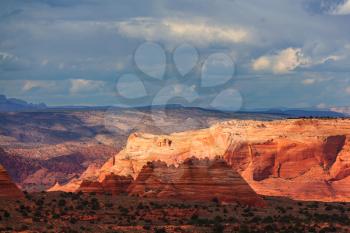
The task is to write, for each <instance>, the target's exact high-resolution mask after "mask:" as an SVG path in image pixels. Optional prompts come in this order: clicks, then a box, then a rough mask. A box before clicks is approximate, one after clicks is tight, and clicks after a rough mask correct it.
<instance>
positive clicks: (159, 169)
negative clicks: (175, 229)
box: [128, 157, 264, 206]
mask: <svg viewBox="0 0 350 233" xmlns="http://www.w3.org/2000/svg"><path fill="white" fill-rule="evenodd" d="M128 193H129V195H138V196H142V197H153V198H155V197H156V198H176V199H183V200H195V201H212V200H213V199H214V198H215V199H218V201H220V202H227V203H229V202H240V203H243V204H248V205H255V206H263V205H264V202H263V200H262V199H261V198H260V197H259V196H258V195H257V194H256V193H255V192H254V191H253V189H252V188H250V186H249V185H248V184H247V182H246V181H244V179H243V178H242V177H241V176H240V175H239V174H238V173H237V172H235V171H234V170H233V169H232V168H231V167H230V166H229V165H228V164H227V163H226V161H225V160H223V159H219V158H215V159H213V160H209V159H201V160H200V159H197V158H194V157H193V158H189V159H186V160H185V161H184V162H183V163H182V164H180V165H179V167H175V166H173V165H171V166H167V164H166V163H165V162H161V161H156V162H148V163H147V164H146V165H145V166H144V167H143V168H142V169H141V172H140V173H139V175H138V176H137V178H136V180H135V181H134V182H133V183H132V184H131V185H130V186H129V188H128Z"/></svg>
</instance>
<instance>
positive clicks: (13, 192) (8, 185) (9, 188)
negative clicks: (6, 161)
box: [0, 165, 24, 198]
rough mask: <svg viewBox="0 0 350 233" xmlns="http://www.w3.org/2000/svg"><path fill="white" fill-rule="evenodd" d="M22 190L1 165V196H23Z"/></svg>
mask: <svg viewBox="0 0 350 233" xmlns="http://www.w3.org/2000/svg"><path fill="white" fill-rule="evenodd" d="M22 197H24V195H23V193H22V191H21V190H20V189H19V188H18V187H17V186H16V184H15V183H13V182H12V180H11V178H10V176H9V175H8V174H7V171H6V170H5V169H4V167H3V166H2V165H0V198H22Z"/></svg>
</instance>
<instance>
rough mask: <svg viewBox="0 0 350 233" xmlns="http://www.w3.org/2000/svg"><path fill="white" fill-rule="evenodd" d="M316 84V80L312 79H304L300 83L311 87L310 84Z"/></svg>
mask: <svg viewBox="0 0 350 233" xmlns="http://www.w3.org/2000/svg"><path fill="white" fill-rule="evenodd" d="M315 82H316V80H315V79H312V78H307V79H304V80H303V81H302V83H303V84H304V85H311V84H314V83H315Z"/></svg>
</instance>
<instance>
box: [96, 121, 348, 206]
mask: <svg viewBox="0 0 350 233" xmlns="http://www.w3.org/2000/svg"><path fill="white" fill-rule="evenodd" d="M192 156H195V157H197V158H206V157H207V158H209V159H213V158H215V157H217V156H220V157H222V158H224V159H225V160H226V161H227V163H228V164H229V165H230V166H231V167H232V168H233V169H234V170H235V171H237V172H238V173H239V174H240V175H241V176H242V177H243V178H244V179H245V180H246V181H247V182H248V183H249V185H250V186H251V187H252V188H253V189H254V190H255V191H256V192H257V193H258V194H262V195H273V196H287V197H290V198H293V199H301V200H322V201H350V195H348V193H349V191H350V188H349V187H350V120H348V119H290V120H277V121H268V122H267V121H252V120H232V121H227V122H223V123H218V124H215V125H213V126H212V127H210V128H208V129H203V130H195V131H187V132H181V133H173V134H170V135H152V134H145V133H134V134H132V135H130V137H129V139H128V142H127V145H126V147H125V148H124V149H123V150H122V151H120V152H119V153H118V154H117V155H115V156H113V157H112V158H111V159H109V160H108V161H107V162H106V163H105V164H104V166H103V167H102V168H101V170H100V171H99V178H98V179H99V180H100V181H102V180H103V179H104V177H105V176H106V175H108V174H109V173H111V172H113V173H114V174H118V175H131V176H133V177H134V178H136V177H137V176H138V174H139V173H140V171H141V170H142V168H143V166H144V165H146V164H147V162H149V161H157V160H161V161H163V162H165V163H166V164H167V165H175V166H179V164H181V163H182V162H184V161H185V160H186V159H187V158H189V157H192Z"/></svg>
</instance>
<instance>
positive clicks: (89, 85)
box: [69, 79, 105, 94]
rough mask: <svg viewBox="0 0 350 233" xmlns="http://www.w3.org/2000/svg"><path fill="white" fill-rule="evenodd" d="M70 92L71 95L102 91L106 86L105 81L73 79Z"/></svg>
mask: <svg viewBox="0 0 350 233" xmlns="http://www.w3.org/2000/svg"><path fill="white" fill-rule="evenodd" d="M70 83H71V86H70V89H69V92H70V93H71V94H77V93H86V92H92V91H102V90H103V87H104V85H105V82H103V81H96V80H87V79H71V80H70Z"/></svg>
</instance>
